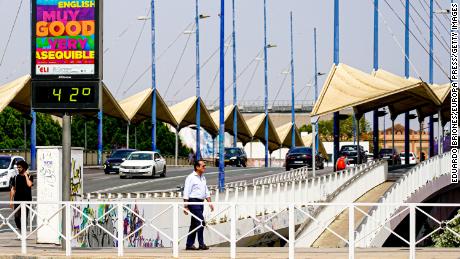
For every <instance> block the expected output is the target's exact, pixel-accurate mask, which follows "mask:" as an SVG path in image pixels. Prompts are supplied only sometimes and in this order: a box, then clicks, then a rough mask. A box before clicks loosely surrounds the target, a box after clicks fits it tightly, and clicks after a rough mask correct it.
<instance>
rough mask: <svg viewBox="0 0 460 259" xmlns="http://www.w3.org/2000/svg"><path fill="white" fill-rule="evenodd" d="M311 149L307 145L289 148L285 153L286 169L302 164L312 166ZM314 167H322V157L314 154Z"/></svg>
mask: <svg viewBox="0 0 460 259" xmlns="http://www.w3.org/2000/svg"><path fill="white" fill-rule="evenodd" d="M312 154H313V153H312V149H311V148H309V147H294V148H291V149H290V150H289V152H288V153H287V154H286V171H289V170H291V168H298V167H303V166H308V167H312V166H313V159H312V158H313V155H312ZM315 163H316V166H315V167H316V169H324V159H323V158H322V157H321V156H319V155H316V156H315Z"/></svg>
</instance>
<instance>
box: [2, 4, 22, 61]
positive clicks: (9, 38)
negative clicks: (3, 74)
mask: <svg viewBox="0 0 460 259" xmlns="http://www.w3.org/2000/svg"><path fill="white" fill-rule="evenodd" d="M22 2H23V0H21V2H20V3H19V7H18V10H17V12H16V16H15V17H14V22H13V26H11V29H10V33H9V35H8V40H7V41H6V46H5V49H4V50H3V54H2V58H1V59H0V67H1V66H2V65H3V59H4V58H5V54H6V51H7V50H8V45H9V44H10V40H11V35H12V34H13V31H14V28H15V27H16V22H17V20H18V16H19V11H21V7H22Z"/></svg>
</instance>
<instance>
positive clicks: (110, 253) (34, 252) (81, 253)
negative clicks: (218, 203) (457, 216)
mask: <svg viewBox="0 0 460 259" xmlns="http://www.w3.org/2000/svg"><path fill="white" fill-rule="evenodd" d="M18 250H19V248H18V247H16V248H11V247H10V248H6V247H2V254H1V255H0V259H3V258H8V259H10V258H19V257H20V254H19V252H18ZM28 252H29V256H23V257H20V258H66V257H65V255H64V252H63V251H62V250H60V249H59V248H39V247H35V248H32V247H29V250H28ZM459 253H460V249H458V248H450V249H449V248H423V249H417V259H428V258H443V259H450V258H452V259H453V258H458V255H459ZM355 255H356V256H355V258H366V259H377V258H379V259H380V258H391V259H399V258H408V256H409V253H408V249H406V248H372V249H356V254H355ZM295 256H296V258H318V259H320V258H327V259H330V258H348V249H347V248H308V249H296V254H295ZM287 257H288V250H287V248H268V247H264V248H262V247H258V248H257V247H254V248H247V247H245V248H237V258H251V259H255V258H263V259H272V258H287ZM72 258H81V259H83V258H85V259H86V258H88V259H89V258H91V259H94V258H120V257H117V254H116V248H113V249H90V250H89V249H86V250H73V251H72ZM123 258H172V251H171V249H169V248H161V249H160V248H154V249H130V250H128V251H126V252H125V256H124V257H123ZM179 258H190V259H191V258H229V249H228V248H223V247H216V248H214V247H213V248H211V249H210V250H208V251H193V252H189V251H184V250H181V251H180V252H179Z"/></svg>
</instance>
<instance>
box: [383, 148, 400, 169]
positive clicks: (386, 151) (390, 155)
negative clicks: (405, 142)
mask: <svg viewBox="0 0 460 259" xmlns="http://www.w3.org/2000/svg"><path fill="white" fill-rule="evenodd" d="M379 158H380V159H384V160H388V164H389V165H393V161H394V163H395V164H396V165H398V164H401V159H400V158H399V153H398V151H396V149H392V148H382V149H380V152H379Z"/></svg>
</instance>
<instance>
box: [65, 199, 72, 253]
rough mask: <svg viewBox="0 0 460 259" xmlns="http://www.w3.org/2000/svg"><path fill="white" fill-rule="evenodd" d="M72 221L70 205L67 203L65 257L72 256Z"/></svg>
mask: <svg viewBox="0 0 460 259" xmlns="http://www.w3.org/2000/svg"><path fill="white" fill-rule="evenodd" d="M70 226H71V220H70V203H68V202H67V203H65V256H70V255H71V254H72V245H71V241H72V231H71V228H70Z"/></svg>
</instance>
